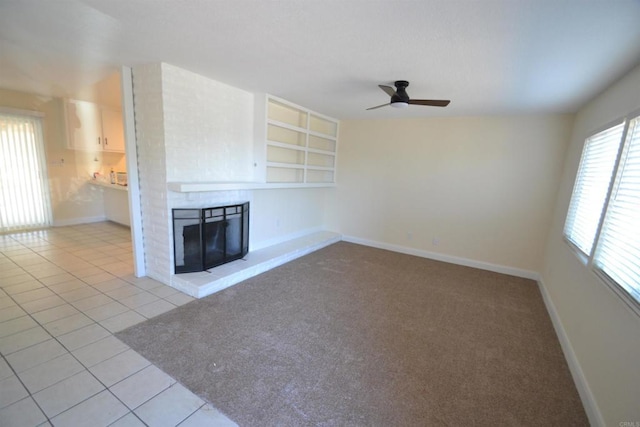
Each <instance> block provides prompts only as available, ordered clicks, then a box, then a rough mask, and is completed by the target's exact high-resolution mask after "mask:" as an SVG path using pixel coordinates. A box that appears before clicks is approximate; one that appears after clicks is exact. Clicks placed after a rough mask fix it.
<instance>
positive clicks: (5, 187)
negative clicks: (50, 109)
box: [0, 112, 51, 231]
mask: <svg viewBox="0 0 640 427" xmlns="http://www.w3.org/2000/svg"><path fill="white" fill-rule="evenodd" d="M49 225H51V204H50V200H49V189H48V185H47V173H46V160H45V153H44V141H43V138H42V123H41V119H40V117H35V116H30V115H17V114H6V113H2V112H0V231H11V230H19V229H27V228H37V227H45V226H49Z"/></svg>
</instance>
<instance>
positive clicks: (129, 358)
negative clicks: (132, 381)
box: [89, 350, 150, 387]
mask: <svg viewBox="0 0 640 427" xmlns="http://www.w3.org/2000/svg"><path fill="white" fill-rule="evenodd" d="M149 365H150V362H149V361H148V360H147V359H145V358H144V357H142V356H140V355H139V354H138V353H136V352H135V351H133V350H127V351H124V352H122V353H120V354H118V355H116V356H113V357H112V358H111V359H107V360H105V361H103V362H100V363H98V364H97V365H95V366H92V367H91V368H89V370H90V371H91V373H92V374H93V375H95V376H96V378H98V379H99V380H100V381H101V382H102V383H103V384H104V385H106V386H107V387H111V386H112V385H114V384H116V383H117V382H119V381H122V380H123V379H125V378H128V377H129V376H131V375H133V374H135V373H136V372H138V371H140V370H142V369H143V368H145V367H147V366H149Z"/></svg>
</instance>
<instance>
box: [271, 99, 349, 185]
mask: <svg viewBox="0 0 640 427" xmlns="http://www.w3.org/2000/svg"><path fill="white" fill-rule="evenodd" d="M337 144H338V121H337V120H336V119H332V118H330V117H327V116H323V115H321V114H318V113H315V112H313V111H311V110H308V109H306V108H304V107H301V106H299V105H295V104H293V103H291V102H288V101H285V100H284V99H280V98H276V97H274V96H271V95H267V98H266V182H267V183H270V184H279V185H294V184H298V185H299V184H304V185H307V186H309V185H317V184H332V183H335V168H336V151H337Z"/></svg>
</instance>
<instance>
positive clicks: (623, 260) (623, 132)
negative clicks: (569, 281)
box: [564, 116, 640, 313]
mask: <svg viewBox="0 0 640 427" xmlns="http://www.w3.org/2000/svg"><path fill="white" fill-rule="evenodd" d="M564 236H565V238H566V239H567V240H568V241H569V243H570V244H571V245H572V246H573V247H574V248H575V249H577V250H578V251H579V253H580V254H582V255H583V257H584V258H586V260H587V264H588V265H589V266H591V267H592V268H593V269H594V270H595V272H596V273H597V274H598V275H599V276H600V277H602V278H603V279H604V280H605V282H606V283H608V284H610V285H612V288H613V289H614V290H615V291H616V292H617V293H618V294H619V295H621V296H623V298H625V300H627V301H629V302H631V306H632V307H634V308H635V309H636V310H640V116H637V117H635V118H633V119H631V120H625V121H623V122H622V123H619V124H616V125H614V126H611V127H609V128H608V129H606V130H604V131H602V132H599V133H597V134H595V135H593V136H591V137H589V138H587V140H586V141H585V145H584V149H583V152H582V158H581V160H580V167H579V168H578V174H577V176H576V182H575V185H574V188H573V194H572V195H571V202H570V205H569V211H568V213H567V219H566V222H565V227H564ZM629 297H630V298H629ZM638 312H639V313H640V311H638Z"/></svg>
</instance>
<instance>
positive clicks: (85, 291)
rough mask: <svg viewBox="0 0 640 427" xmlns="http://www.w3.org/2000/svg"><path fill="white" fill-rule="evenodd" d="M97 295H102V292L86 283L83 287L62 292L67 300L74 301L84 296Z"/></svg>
mask: <svg viewBox="0 0 640 427" xmlns="http://www.w3.org/2000/svg"><path fill="white" fill-rule="evenodd" d="M96 295H100V292H98V291H96V290H95V289H93V288H92V287H91V286H89V285H86V286H84V287H82V288H78V289H74V290H73V291H69V292H65V293H62V294H60V296H61V297H62V298H64V300H65V301H67V302H70V303H73V302H74V301H79V300H81V299H84V298H89V297H93V296H96Z"/></svg>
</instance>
